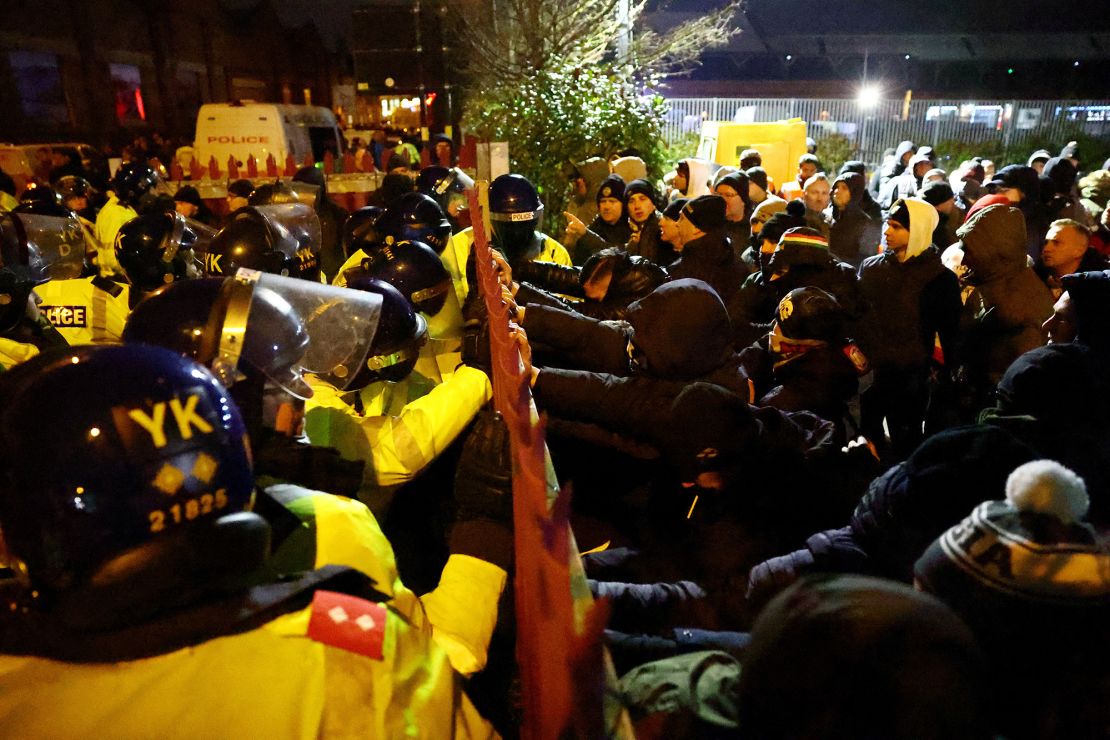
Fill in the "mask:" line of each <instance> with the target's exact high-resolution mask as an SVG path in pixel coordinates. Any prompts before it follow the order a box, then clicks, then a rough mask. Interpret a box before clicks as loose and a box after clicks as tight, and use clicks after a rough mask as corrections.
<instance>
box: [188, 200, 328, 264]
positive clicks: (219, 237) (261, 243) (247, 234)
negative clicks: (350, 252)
mask: <svg viewBox="0 0 1110 740" xmlns="http://www.w3.org/2000/svg"><path fill="white" fill-rule="evenodd" d="M296 205H297V204H291V203H290V204H286V205H285V206H284V207H287V208H292V207H295V206H296ZM272 207H276V208H282V207H283V206H272ZM301 207H302V208H304V206H301ZM262 208H267V207H266V206H263V207H246V208H241V209H239V210H238V211H236V212H235V213H234V214H233V215H232V217H231V221H230V222H229V223H228V224H227V225H226V226H224V228H223V229H221V230H220V231H219V232H218V233H217V234H216V236H215V237H213V239H212V242H211V243H210V244H209V245H208V252H207V254H205V256H204V272H205V274H207V275H234V274H235V272H236V271H237V270H238V269H239V268H241V267H246V268H248V269H251V270H260V271H262V272H268V273H272V274H274V275H289V276H292V277H300V278H304V279H306V280H319V275H320V265H319V261H318V260H317V259H316V255H315V252H314V250H313V245H312V244H309V243H306V242H310V241H311V239H310V238H309V237H307V235H304V234H301V233H299V230H298V232H297V233H294V232H293V231H291V230H290V229H288V228H286V227H285V226H284V225H283V224H282V223H280V222H279V221H278V220H275V219H273V218H270V217H269V216H268V214H267V213H265V212H264V211H263V210H261V209H262ZM316 228H317V230H319V222H318V221H317V225H316ZM316 246H317V248H318V245H316Z"/></svg>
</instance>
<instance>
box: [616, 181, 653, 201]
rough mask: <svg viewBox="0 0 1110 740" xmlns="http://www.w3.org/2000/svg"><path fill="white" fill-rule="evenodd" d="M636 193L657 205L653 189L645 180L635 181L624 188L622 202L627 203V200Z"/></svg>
mask: <svg viewBox="0 0 1110 740" xmlns="http://www.w3.org/2000/svg"><path fill="white" fill-rule="evenodd" d="M636 193H639V194H641V195H646V196H647V197H648V198H650V199H651V202H652V203H657V202H658V201H657V200H656V199H655V188H654V187H653V186H652V184H651V183H650V182H648V181H647V180H641V179H636V180H633V181H632V182H630V183H628V184H627V185H625V186H624V202H625V203H627V202H628V199H629V198H631V197H632V196H633V195H635V194H636Z"/></svg>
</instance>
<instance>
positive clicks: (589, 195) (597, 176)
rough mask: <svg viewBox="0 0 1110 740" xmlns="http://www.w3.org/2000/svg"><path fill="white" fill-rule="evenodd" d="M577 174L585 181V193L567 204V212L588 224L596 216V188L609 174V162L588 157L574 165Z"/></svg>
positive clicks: (599, 158)
mask: <svg viewBox="0 0 1110 740" xmlns="http://www.w3.org/2000/svg"><path fill="white" fill-rule="evenodd" d="M576 168H577V170H578V176H579V177H581V178H582V179H583V180H585V181H586V194H585V195H583V196H576V197H575V198H573V199H572V200H571V202H570V203H568V204H567V212H568V213H572V214H574V215H575V216H577V217H578V218H579V219H581V221H582V223H584V224H589V223H591V222H592V221H593V220H594V218H596V217H597V189H598V188H599V187H601V183H602V181H603V180H605V178H606V177H608V176H609V163H608V162H607V161H605V160H604V159H602V158H601V157H590V158H589V159H587V160H586V161H585V162H579V163H578V164H577V165H576Z"/></svg>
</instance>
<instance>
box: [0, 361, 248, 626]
mask: <svg viewBox="0 0 1110 740" xmlns="http://www.w3.org/2000/svg"><path fill="white" fill-rule="evenodd" d="M0 440H2V441H0V528H2V529H3V537H4V544H5V546H6V549H7V550H8V552H9V553H10V557H11V559H12V561H13V562H15V563H18V564H19V568H18V570H19V572H20V573H21V574H24V575H25V576H26V578H27V580H28V583H27V585H28V586H29V587H30V588H29V589H28V591H27V593H29V594H30V595H31V597H32V598H33V599H35V600H36V602H37V603H40V604H42V606H44V607H46V608H49V609H51V610H52V611H53V612H54V613H55V614H57V615H61V618H62V619H63V621H64V622H65V623H68V624H71V625H81V626H86V625H87V626H90V627H92V626H96V627H108V626H112V625H118V624H120V623H122V622H126V621H127V620H135V619H141V618H143V617H145V616H147V615H148V614H150V613H153V612H154V611H156V610H158V609H160V608H163V609H164V608H166V606H167V605H172V604H173V603H174V599H180V598H181V595H182V591H185V592H186V593H189V592H191V593H196V591H195V590H194V589H196V588H208V589H211V588H212V583H214V582H216V581H217V580H218V579H221V578H222V577H231V576H232V575H236V576H241V575H244V574H245V573H247V572H249V571H251V570H253V569H254V568H255V567H257V566H258V565H259V564H260V563H261V561H262V559H263V558H264V556H265V554H266V552H267V551H268V550H269V536H268V528H267V527H266V526H265V523H264V522H263V521H262V520H261V519H259V518H258V517H256V516H254V515H253V514H250V513H248V512H249V509H250V508H251V506H252V503H253V499H254V481H253V477H252V474H251V463H250V454H249V453H248V451H247V448H246V434H245V429H244V427H243V424H242V421H241V419H240V416H239V412H238V410H237V409H236V408H235V406H234V404H233V403H231V401H230V400H229V399H228V397H227V391H226V390H225V389H224V388H223V387H222V386H221V385H220V384H219V383H218V382H217V381H216V379H215V378H214V377H213V376H212V374H211V373H209V372H208V371H207V370H205V369H204V368H203V367H201V366H200V365H198V364H197V363H195V362H193V361H191V360H187V359H185V358H182V357H181V356H179V355H177V354H175V353H173V352H170V351H167V350H164V349H160V348H157V347H132V346H115V345H107V346H105V345H99V346H96V345H86V346H82V347H67V348H58V349H56V350H51V351H47V352H44V353H42V354H40V355H38V356H36V357H34V358H32V359H30V360H28V361H27V362H25V363H22V364H21V365H17V366H16V367H15V368H13V369H12V370H11V371H9V372H7V373H3V377H0ZM30 589H33V591H32V590H30Z"/></svg>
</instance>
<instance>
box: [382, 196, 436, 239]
mask: <svg viewBox="0 0 1110 740" xmlns="http://www.w3.org/2000/svg"><path fill="white" fill-rule="evenodd" d="M378 230H379V231H381V233H382V234H383V235H384V236H386V237H393V239H394V241H399V242H401V241H418V242H424V243H425V244H427V245H428V246H429V247H431V248H432V249H434V250H435V252H436V254H443V250H444V249H445V248H446V247H447V240H448V239H450V238H451V222H450V221H448V220H447V215H446V214H444V212H443V209H442V208H440V207H439V204H438V203H436V202H435V201H434V200H432V199H431V198H429V197H428V196H427V195H424V194H423V193H405V194H404V195H402V196H401V197H400V198H398V199H397V202H396V203H394V204H393V205H391V206H390V207H389V208H386V209H385V213H383V214H382V217H381V218H380V219H378Z"/></svg>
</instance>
